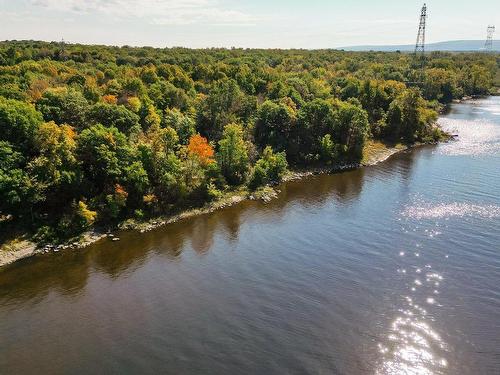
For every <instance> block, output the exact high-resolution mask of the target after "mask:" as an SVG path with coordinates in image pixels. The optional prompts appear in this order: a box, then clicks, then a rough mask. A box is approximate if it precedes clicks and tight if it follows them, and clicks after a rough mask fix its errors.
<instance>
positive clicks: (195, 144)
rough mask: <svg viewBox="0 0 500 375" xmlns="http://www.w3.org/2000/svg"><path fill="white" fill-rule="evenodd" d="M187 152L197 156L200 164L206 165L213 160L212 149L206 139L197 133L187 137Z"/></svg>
mask: <svg viewBox="0 0 500 375" xmlns="http://www.w3.org/2000/svg"><path fill="white" fill-rule="evenodd" d="M188 152H189V154H190V155H195V156H196V157H198V158H199V160H200V162H201V163H202V164H205V165H207V164H210V163H213V162H214V149H213V148H212V146H210V144H209V143H208V141H207V139H206V138H205V137H202V136H201V135H199V134H196V135H193V136H192V137H191V138H190V139H189V144H188Z"/></svg>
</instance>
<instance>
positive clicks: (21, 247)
mask: <svg viewBox="0 0 500 375" xmlns="http://www.w3.org/2000/svg"><path fill="white" fill-rule="evenodd" d="M415 146H419V145H415ZM415 146H403V145H398V146H395V147H387V146H379V148H377V149H376V150H375V151H371V152H370V155H369V156H368V157H367V158H365V159H364V160H363V161H362V162H361V163H357V164H350V165H341V166H327V167H321V168H312V169H304V170H295V171H290V172H289V173H288V175H287V176H285V178H284V179H283V182H287V181H296V180H301V179H304V178H307V177H310V176H314V175H319V174H332V173H339V172H342V171H346V170H353V169H357V168H362V167H365V166H370V165H375V164H378V163H381V162H383V161H385V160H387V159H388V158H390V157H391V156H392V155H394V154H397V153H399V152H402V151H405V150H408V149H409V148H410V147H415ZM279 192H280V191H279V190H278V189H277V187H276V186H274V187H271V186H266V187H263V188H261V189H259V190H257V191H256V192H249V191H247V190H244V189H242V190H239V191H234V192H231V193H228V194H227V195H226V196H224V197H223V198H221V199H220V200H217V201H215V202H211V203H208V204H206V205H205V206H203V207H201V208H193V209H188V210H185V211H182V212H180V213H178V214H175V215H170V216H161V217H157V218H154V219H151V220H149V221H146V222H138V221H136V220H132V219H131V220H127V221H125V222H123V223H121V224H120V225H119V226H118V228H117V231H119V230H136V231H138V232H140V233H144V232H148V231H151V230H153V229H156V228H158V227H161V226H164V225H168V224H172V223H175V222H178V221H180V220H184V219H187V218H190V217H194V216H198V215H203V214H208V213H211V212H214V211H216V210H220V209H223V208H226V207H230V206H233V205H236V204H238V203H240V202H242V201H244V200H262V201H263V202H264V203H267V202H269V201H271V200H272V199H275V198H276V197H277V196H278V194H279ZM105 238H109V239H111V240H112V241H119V240H120V239H119V237H117V236H116V234H115V233H113V232H109V231H107V232H99V231H96V230H92V231H88V232H85V233H83V234H82V235H81V236H80V237H79V238H77V239H73V240H71V241H68V242H66V243H64V244H59V245H52V244H49V245H44V246H39V245H37V244H36V243H34V242H32V241H30V240H28V239H20V240H16V241H13V242H11V243H9V244H4V245H2V247H1V248H0V267H2V266H6V265H8V264H11V263H14V262H16V261H18V260H21V259H25V258H29V257H32V256H35V255H40V254H48V253H58V252H61V251H65V250H76V249H82V248H85V247H87V246H89V245H92V244H94V243H96V242H98V241H101V240H103V239H105Z"/></svg>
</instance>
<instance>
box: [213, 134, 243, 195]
mask: <svg viewBox="0 0 500 375" xmlns="http://www.w3.org/2000/svg"><path fill="white" fill-rule="evenodd" d="M217 162H218V164H219V166H220V169H221V172H222V174H223V176H224V177H225V178H226V180H227V182H228V183H229V184H231V185H238V184H241V183H242V182H243V181H244V180H245V174H246V172H247V171H248V167H249V166H248V151H247V146H246V144H245V141H244V139H243V129H242V127H241V126H240V125H237V124H228V125H226V126H225V127H224V132H223V134H222V139H221V140H220V141H219V150H218V152H217Z"/></svg>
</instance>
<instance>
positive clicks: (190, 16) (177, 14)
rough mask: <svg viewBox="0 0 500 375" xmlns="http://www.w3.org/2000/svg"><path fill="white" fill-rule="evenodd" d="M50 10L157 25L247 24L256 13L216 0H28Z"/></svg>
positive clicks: (252, 21)
mask: <svg viewBox="0 0 500 375" xmlns="http://www.w3.org/2000/svg"><path fill="white" fill-rule="evenodd" d="M28 2H29V3H30V4H31V5H35V6H39V7H45V8H48V9H50V10H53V11H60V12H71V13H81V14H96V15H102V16H108V17H115V18H143V19H145V20H146V21H147V22H149V23H151V24H156V25H188V24H217V25H226V24H227V25H229V24H230V25H249V24H254V23H255V22H257V21H258V17H255V16H253V15H250V14H246V13H243V12H241V11H238V10H233V9H225V8H223V7H222V6H220V5H219V4H217V2H216V1H215V0H28Z"/></svg>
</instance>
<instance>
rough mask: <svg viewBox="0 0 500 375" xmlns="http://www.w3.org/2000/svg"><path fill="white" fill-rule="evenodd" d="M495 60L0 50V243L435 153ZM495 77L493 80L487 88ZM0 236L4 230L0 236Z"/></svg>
mask: <svg viewBox="0 0 500 375" xmlns="http://www.w3.org/2000/svg"><path fill="white" fill-rule="evenodd" d="M499 66H500V55H498V54H497V55H495V54H486V53H460V54H456V53H440V52H434V53H431V54H428V55H427V56H426V61H425V70H422V69H421V62H419V61H415V58H414V56H413V55H412V54H405V53H398V52H395V53H380V52H344V51H337V50H249V49H203V50H193V49H185V48H168V49H155V48H150V47H142V48H134V47H127V46H125V47H107V46H86V45H71V44H63V43H46V42H36V41H10V42H1V43H0V130H1V131H0V230H1V231H3V232H6V231H7V230H13V229H12V228H23V229H24V230H27V231H29V232H30V233H33V238H34V239H35V240H36V241H39V242H48V241H55V240H57V239H61V238H68V237H71V236H75V235H77V234H78V233H81V232H82V231H85V230H86V229H88V228H91V227H95V226H112V225H116V224H117V223H119V222H121V221H123V220H125V219H127V218H135V219H137V220H146V219H148V218H151V217H155V216H158V215H164V214H169V213H172V212H177V211H179V210H180V209H183V208H188V207H196V206H200V205H203V204H204V203H206V202H209V201H213V200H217V199H219V198H220V197H222V196H223V195H224V194H225V193H227V192H230V191H232V190H234V189H238V188H242V187H245V188H248V189H250V190H254V189H258V188H259V187H261V186H265V185H268V184H273V183H277V182H279V181H280V180H281V179H282V178H283V176H284V175H285V173H286V172H287V170H288V169H289V168H291V169H293V168H307V167H315V166H334V165H347V164H356V163H359V162H360V160H361V159H362V157H363V150H364V147H365V144H366V143H367V142H369V141H370V140H377V141H381V142H384V143H387V144H396V143H404V144H414V143H416V142H423V143H426V142H435V141H438V140H440V139H441V137H442V136H443V134H442V132H441V130H440V129H439V128H438V127H437V126H436V120H437V115H438V111H439V110H440V109H441V108H443V106H444V105H446V104H448V103H450V102H452V101H453V100H454V99H460V98H462V97H464V96H472V95H487V94H489V93H491V92H493V90H496V89H495V88H494V82H495V79H498V70H499V69H498V68H499ZM495 77H497V78H495ZM9 228H10V229H9Z"/></svg>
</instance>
